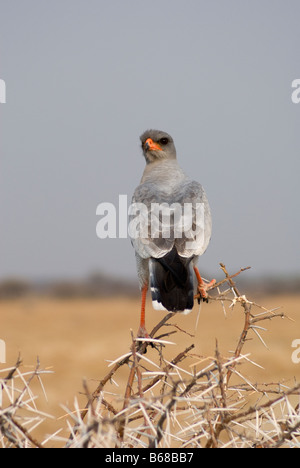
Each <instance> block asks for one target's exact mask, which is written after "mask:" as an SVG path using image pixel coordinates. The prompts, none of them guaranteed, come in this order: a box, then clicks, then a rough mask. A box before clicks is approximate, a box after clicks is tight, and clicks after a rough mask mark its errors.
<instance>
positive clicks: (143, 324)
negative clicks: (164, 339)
mask: <svg viewBox="0 0 300 468" xmlns="http://www.w3.org/2000/svg"><path fill="white" fill-rule="evenodd" d="M147 291H148V284H147V283H146V284H145V286H143V288H142V305H141V321H140V328H139V330H138V337H139V338H149V335H148V333H147V330H146V319H145V316H146V314H145V309H146V297H147Z"/></svg>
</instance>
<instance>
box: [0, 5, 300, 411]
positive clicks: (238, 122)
mask: <svg viewBox="0 0 300 468" xmlns="http://www.w3.org/2000/svg"><path fill="white" fill-rule="evenodd" d="M299 15H300V3H299V1H298V0H290V1H289V2H288V3H286V2H284V1H283V0H272V1H267V0H264V1H261V0H259V1H258V0H253V1H251V2H247V1H238V0H227V1H226V2H224V1H223V0H211V1H208V0H188V1H182V0H172V1H171V0H159V1H158V0H152V1H151V2H145V1H141V0H139V1H137V0H127V1H123V0H122V1H121V0H114V1H110V2H108V1H104V0H88V1H86V0H64V1H63V2H62V1H60V0H52V1H51V2H48V1H46V0H26V2H24V1H21V0H14V1H13V2H11V1H9V0H0V78H1V79H3V80H5V83H6V93H7V94H6V104H1V105H0V154H1V158H0V168H1V170H0V219H1V228H0V229H1V232H0V258H1V261H0V299H1V301H0V307H1V314H0V323H1V327H0V338H1V339H3V340H4V341H5V342H6V345H7V361H8V362H13V361H14V360H15V358H16V356H17V353H18V352H19V351H21V353H22V356H23V357H24V360H25V362H27V363H29V362H30V363H31V364H32V361H33V360H34V357H35V356H36V355H37V354H38V355H39V356H40V359H41V361H42V362H45V363H46V364H47V365H49V366H54V367H56V371H57V376H58V377H60V379H61V380H60V389H61V395H60V396H62V399H67V398H71V399H72V395H73V393H74V389H75V390H76V391H77V390H78V389H80V385H81V383H80V382H81V378H82V376H83V375H87V376H89V377H90V376H93V378H95V379H96V378H99V374H101V372H100V370H101V365H103V366H104V365H106V364H105V363H104V359H105V358H107V357H110V358H115V357H117V355H118V352H120V354H122V353H124V352H126V349H127V348H126V346H127V344H128V342H129V341H130V334H129V328H134V329H135V328H137V325H138V314H139V303H138V298H137V297H138V296H137V295H138V284H137V278H136V272H135V258H134V251H133V249H132V247H131V244H130V240H129V239H122V238H118V236H117V237H116V238H114V239H99V238H98V237H97V236H96V225H97V222H98V221H99V216H97V215H96V209H97V206H98V205H99V204H100V203H102V202H109V203H113V204H115V206H116V210H117V215H118V213H119V211H118V201H119V195H127V197H128V203H129V202H130V199H131V196H132V193H133V191H134V189H135V187H136V186H137V185H138V184H139V181H140V178H141V175H142V171H143V169H144V164H145V163H144V159H143V157H142V152H141V148H140V141H139V136H140V134H141V133H142V132H143V131H144V130H146V129H147V128H158V129H161V130H165V131H167V132H169V133H170V134H171V135H172V136H173V138H174V140H175V144H176V148H177V154H178V159H179V162H180V165H181V166H182V168H183V169H184V171H185V172H186V173H187V174H188V175H190V176H192V177H193V178H195V179H196V180H198V181H199V182H201V183H202V184H203V186H204V187H205V190H206V192H207V195H208V198H209V201H210V205H211V210H212V215H213V236H212V240H211V243H210V245H209V248H208V250H207V252H206V253H205V254H204V255H203V257H201V259H200V262H199V267H200V271H201V272H203V273H204V275H205V276H207V277H209V278H211V277H216V278H220V277H221V276H222V275H221V273H220V269H219V262H224V263H225V264H226V266H227V268H228V270H229V271H230V272H232V273H233V272H235V271H236V270H238V269H239V268H240V267H246V266H251V270H250V271H248V272H247V273H245V274H243V275H242V276H241V278H240V280H239V281H240V282H239V284H242V288H241V290H242V292H245V291H246V292H247V293H248V291H249V292H251V294H253V295H254V296H255V297H257V296H258V294H259V295H260V296H262V295H264V296H265V297H266V304H268V307H269V306H270V307H275V306H281V305H283V306H286V307H287V304H289V307H287V308H288V309H291V310H292V311H293V312H291V315H293V318H294V319H296V318H297V313H298V310H299V304H300V302H299V296H298V293H299V291H300V249H299V237H300V221H299V215H298V212H299V199H300V186H299V174H300V157H299V154H300V153H299V148H300V132H299V128H300V104H294V103H293V102H292V99H291V96H292V92H293V88H292V82H293V81H294V80H295V79H297V78H298V79H299V78H300V66H299V51H298V50H297V47H298V44H299V40H300V29H299ZM275 293H276V295H277V296H276V297H275ZM286 294H289V301H291V300H292V304H291V303H290V302H289V301H287V300H286V296H283V295H286ZM112 295H113V296H114V301H112V300H111V299H110V297H111V296H112ZM116 296H119V299H118V298H116ZM284 297H285V298H284ZM291 297H292V299H291ZM12 299H13V300H12ZM207 307H208V308H206V309H205V308H204V316H205V313H208V311H209V310H211V309H209V307H211V306H209V305H208V306H207ZM148 308H149V309H148V310H149V314H150V316H151V320H154V322H153V323H155V321H157V319H158V316H157V315H154V313H153V312H152V308H151V304H150V305H149V306H148ZM205 311H206V312H205ZM219 312H220V315H217V317H218V318H217V319H216V316H214V319H211V321H210V320H209V316H206V317H207V321H208V322H207V323H208V325H207V327H211V328H205V326H204V324H201V321H200V328H201V327H204V328H203V336H202V337H201V340H202V341H201V347H202V348H201V349H202V352H203V353H204V352H211V350H212V349H213V347H214V343H215V341H214V340H215V337H216V336H219V335H218V333H219V332H218V330H219V328H218V327H220V335H221V336H223V337H224V340H225V342H224V349H223V351H227V350H228V349H232V348H233V347H234V344H232V345H231V344H230V342H231V341H230V340H231V338H232V342H233V343H235V340H236V339H237V337H238V335H236V336H235V337H234V338H233V335H232V326H233V324H232V323H230V322H229V323H227V325H224V323H223V321H224V315H223V312H222V310H221V309H220V310H219ZM219 312H218V313H219ZM287 312H288V311H287ZM112 314H113V315H112ZM155 314H157V313H155ZM112 316H113V317H114V319H113V321H112V322H110V320H111V317H112ZM103 320H104V321H105V328H103V326H102V324H103ZM189 320H190V319H189ZM193 320H195V319H193ZM232 320H233V319H232ZM124 327H125V330H126V333H125V335H126V336H125V338H124ZM192 327H194V321H193V325H192ZM205 330H206V332H205ZM208 330H211V334H210V333H208V332H207V331H208ZM295 330H296V331H297V330H299V325H296V326H295V325H293V326H292V327H291V326H290V325H289V327H288V328H287V329H285V333H286V338H285V341H282V342H281V341H280V333H281V332H282V324H281V322H280V324H279V327H278V330H277V335H276V333H275V335H274V336H275V337H276V338H275V341H274V342H273V344H274V347H275V348H276V350H277V351H278V352H277V354H276V362H277V363H280V366H279V368H278V369H276V370H275V369H274V375H275V374H276V375H278V376H283V375H285V374H286V372H287V368H289V366H291V374H290V375H294V374H295V373H296V374H297V373H298V374H299V366H298V367H297V366H295V365H293V364H292V363H291V361H290V358H289V356H290V353H291V350H290V343H291V341H292V339H294V338H299V336H295V333H296V331H295ZM118 333H120V337H121V336H122V337H123V341H122V339H121V338H120V339H116V337H117V336H119V335H118ZM215 335H216V336H215ZM205 340H207V343H206V342H205ZM117 343H118V345H117ZM225 343H226V344H225ZM110 345H111V348H110V347H109V346H110ZM206 345H207V347H205V346H206ZM221 345H222V343H221ZM221 345H220V346H221ZM118 346H119V348H118ZM230 346H232V348H230ZM124 347H125V350H124ZM271 349H272V346H271ZM273 350H274V349H273ZM110 353H111V354H110ZM66 356H68V359H69V361H68V363H67V365H64V366H63V365H62V362H63V361H62V359H63V358H64V359H66ZM95 356H97V362H96V363H95V362H94V363H93V359H94V357H95ZM273 356H274V355H273ZM279 356H281V357H282V356H284V358H282V362H281V361H280V358H279ZM269 357H270V360H272V356H271V355H270V356H269ZM100 361H101V363H102V364H101V365H100V364H99V362H100ZM91 362H92V363H93V365H92V364H91ZM87 363H88V364H87ZM99 366H100V367H99ZM62 376H68V381H66V380H65V381H64V383H62ZM100 376H101V375H100ZM55 391H57V389H56V388H55V389H53V392H54V395H55V396H53V401H54V400H55V405H56V403H57V402H56V398H57V394H56V393H55ZM50 394H51V392H50ZM50 400H51V398H50Z"/></svg>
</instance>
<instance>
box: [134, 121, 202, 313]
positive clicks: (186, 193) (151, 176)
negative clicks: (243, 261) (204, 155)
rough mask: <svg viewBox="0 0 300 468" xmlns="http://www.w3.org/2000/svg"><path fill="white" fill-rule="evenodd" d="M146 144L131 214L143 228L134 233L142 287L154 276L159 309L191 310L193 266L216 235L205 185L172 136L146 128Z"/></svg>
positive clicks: (143, 139) (152, 281)
mask: <svg viewBox="0 0 300 468" xmlns="http://www.w3.org/2000/svg"><path fill="white" fill-rule="evenodd" d="M141 143H142V149H143V154H144V156H145V159H146V168H145V170H144V174H143V177H142V179H141V183H140V185H139V186H138V187H137V188H136V190H135V192H134V195H133V198H132V206H131V214H130V219H129V221H130V224H133V225H134V226H135V227H136V228H139V229H136V230H135V231H134V232H131V240H132V244H133V246H134V248H135V254H136V261H137V271H138V276H139V282H140V287H141V288H142V287H144V286H145V284H148V283H149V279H150V287H151V294H152V301H153V306H154V307H155V308H158V309H167V310H172V311H181V312H188V311H190V310H191V309H192V307H193V266H194V265H195V264H196V262H197V259H198V257H199V256H200V255H202V254H203V253H204V252H205V250H206V248H207V246H208V243H209V240H210V237H211V214H210V208H209V204H208V200H207V197H206V194H205V192H204V189H203V187H202V186H201V184H199V183H198V182H195V181H193V180H191V179H189V178H188V177H187V176H186V175H185V174H184V172H183V171H182V169H181V168H180V167H179V165H178V162H177V159H176V149H175V146H174V142H173V139H172V137H171V136H170V135H168V134H167V133H165V132H161V131H158V130H147V131H146V132H144V133H143V135H142V136H141ZM164 204H165V205H164ZM164 206H165V207H166V211H164ZM159 208H163V209H162V210H160V209H159ZM170 208H171V210H170ZM164 213H165V214H166V217H164ZM137 220H138V223H137ZM134 222H135V224H134Z"/></svg>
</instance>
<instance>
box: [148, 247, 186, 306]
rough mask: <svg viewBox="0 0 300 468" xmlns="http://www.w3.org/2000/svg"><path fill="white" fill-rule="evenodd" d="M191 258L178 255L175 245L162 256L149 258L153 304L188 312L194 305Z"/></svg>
mask: <svg viewBox="0 0 300 468" xmlns="http://www.w3.org/2000/svg"><path fill="white" fill-rule="evenodd" d="M191 260H192V259H191V258H184V257H180V256H179V255H178V253H177V250H176V248H175V247H173V249H172V250H171V251H170V252H169V253H168V254H167V255H165V256H164V257H162V258H151V260H150V286H151V293H152V301H153V306H154V308H156V309H166V310H169V311H172V312H175V311H178V312H180V311H181V312H185V313H188V312H189V311H190V310H191V309H192V308H193V305H194V282H193V271H192V265H191Z"/></svg>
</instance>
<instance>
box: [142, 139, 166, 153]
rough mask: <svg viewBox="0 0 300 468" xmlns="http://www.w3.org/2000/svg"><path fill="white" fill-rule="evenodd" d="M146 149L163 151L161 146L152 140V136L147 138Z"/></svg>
mask: <svg viewBox="0 0 300 468" xmlns="http://www.w3.org/2000/svg"><path fill="white" fill-rule="evenodd" d="M145 150H146V151H148V150H150V151H162V149H161V147H160V146H159V145H158V144H157V143H154V141H153V140H152V138H147V140H146V141H145Z"/></svg>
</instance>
